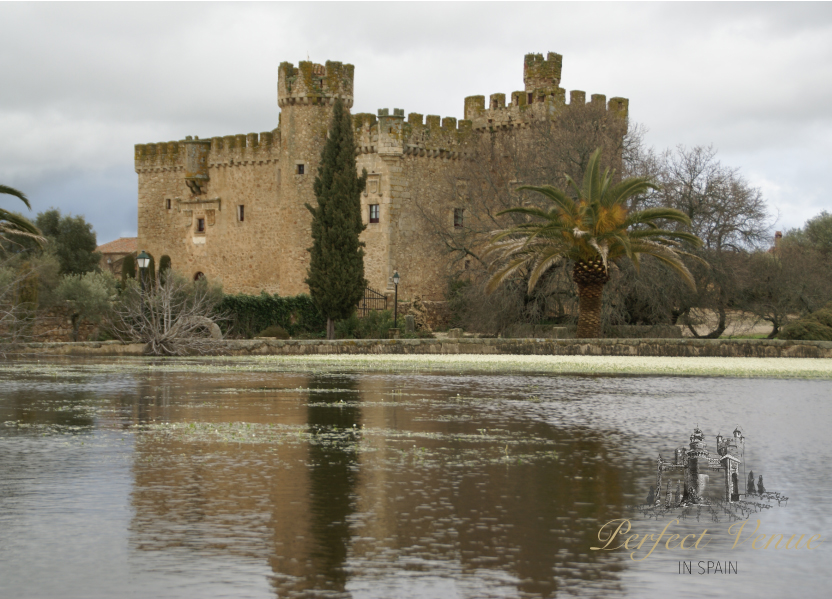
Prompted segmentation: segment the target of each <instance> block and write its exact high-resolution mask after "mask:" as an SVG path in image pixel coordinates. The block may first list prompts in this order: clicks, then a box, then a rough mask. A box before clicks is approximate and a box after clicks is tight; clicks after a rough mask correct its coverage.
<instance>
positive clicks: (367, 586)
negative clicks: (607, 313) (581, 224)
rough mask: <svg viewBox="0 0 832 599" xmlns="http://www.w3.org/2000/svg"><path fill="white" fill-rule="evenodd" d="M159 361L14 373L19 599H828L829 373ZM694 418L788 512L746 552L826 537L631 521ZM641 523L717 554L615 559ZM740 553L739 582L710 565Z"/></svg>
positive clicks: (5, 499) (6, 410)
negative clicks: (737, 374)
mask: <svg viewBox="0 0 832 599" xmlns="http://www.w3.org/2000/svg"><path fill="white" fill-rule="evenodd" d="M151 364H153V363H151V362H149V361H142V360H138V359H136V360H123V361H120V362H113V361H109V362H104V361H80V360H78V361H61V362H59V361H52V362H48V363H47V362H31V361H29V362H14V363H8V362H6V363H4V365H3V366H2V368H0V596H1V597H114V596H119V597H281V598H282V597H354V598H375V597H378V598H388V597H403V598H416V597H419V598H444V597H472V598H473V597H563V596H581V597H585V596H586V597H595V596H597V597H668V596H673V597H698V598H701V597H726V598H728V597H732V598H733V597H737V596H750V595H752V594H753V595H754V596H759V597H769V596H770V597H774V596H791V595H793V594H796V593H797V592H798V590H799V593H800V596H802V597H825V596H828V593H829V588H830V584H832V574H830V572H829V571H828V570H827V569H826V568H827V566H828V564H829V563H830V559H829V550H830V546H829V544H828V541H827V539H828V537H829V533H830V532H832V527H830V522H832V519H831V518H830V508H832V499H830V497H832V444H830V443H829V435H830V423H832V402H830V399H832V381H809V380H769V379H741V378H709V377H675V378H674V377H608V376H605V377H594V376H552V375H548V376H544V375H531V374H523V375H510V374H466V373H461V374H458V373H457V374H431V373H418V372H407V373H401V374H396V373H390V372H380V373H373V372H354V373H334V372H317V373H315V372H311V371H310V372H304V371H302V369H298V368H296V367H292V369H288V368H285V367H281V366H280V364H279V362H277V361H276V362H275V367H274V369H271V370H270V369H269V368H263V367H262V364H263V363H262V362H259V364H260V367H259V368H258V369H255V370H247V369H246V361H245V360H234V361H230V362H223V361H217V360H208V361H201V360H189V361H180V362H177V363H176V364H178V365H179V366H178V367H177V368H169V367H167V366H165V364H169V363H156V366H154V367H151ZM182 364H190V365H193V368H182V367H181V365H182ZM229 364H230V365H231V367H230V368H227V366H228V365H229ZM291 370H294V371H291ZM696 425H698V426H699V428H701V429H702V430H703V431H704V433H705V437H706V441H707V443H708V447H709V448H710V449H711V450H713V449H714V437H715V435H716V434H717V433H721V434H723V435H730V433H731V431H733V429H734V427H735V426H737V425H740V426H741V427H742V429H743V431H744V434H745V437H746V439H745V446H744V455H743V458H744V461H745V462H746V465H745V467H747V468H748V469H749V470H751V469H753V470H754V472H755V475H756V474H757V473H759V474H763V475H764V479H765V485H766V487H767V489H768V490H772V491H779V492H781V493H783V494H785V495H787V496H789V500H788V502H787V504H786V505H783V506H777V504H776V502H775V503H774V504H773V505H774V507H772V508H770V509H762V508H761V509H762V511H761V512H760V513H758V514H752V515H751V516H750V518H749V520H748V522H749V523H750V524H749V525H748V526H747V527H746V529H745V531H744V532H743V533H742V534H741V541H744V540H745V538H746V537H747V536H748V535H749V534H750V533H751V532H752V531H753V530H754V526H756V520H757V519H759V520H760V527H759V530H758V531H757V534H760V533H763V534H766V535H767V536H766V539H767V538H768V535H770V534H772V533H784V534H786V537H787V538H788V537H790V536H791V535H792V534H796V535H797V536H796V537H795V539H797V538H798V537H799V536H800V535H804V540H803V541H802V542H801V545H800V548H798V549H795V548H789V549H785V548H783V547H782V546H781V548H780V549H775V548H774V544H772V545H771V546H770V547H769V548H768V549H765V548H763V547H762V545H763V543H762V542H760V543H758V547H760V548H759V549H754V548H752V547H751V541H749V542H745V543H743V544H741V545H739V546H738V547H736V548H734V549H732V548H731V546H732V543H733V541H734V538H733V537H731V536H729V534H728V526H730V525H731V524H733V521H731V520H729V519H728V518H727V517H726V516H725V515H724V514H723V515H722V516H721V517H720V516H719V514H717V516H716V517H715V516H714V515H713V514H711V513H710V512H708V511H707V510H705V511H701V512H700V513H699V514H698V516H699V519H698V520H697V519H696V514H695V512H693V511H691V512H689V513H688V517H687V519H680V523H679V524H675V523H674V522H673V521H672V518H670V517H662V518H658V519H657V518H651V517H650V516H649V515H644V514H642V513H640V512H639V511H638V510H637V509H635V508H633V507H631V506H636V505H637V504H642V503H644V502H645V500H646V497H647V494H648V491H649V488H650V485H651V484H654V482H655V468H656V458H657V456H658V454H659V453H660V452H661V453H662V455H663V456H664V457H665V458H670V457H672V453H673V450H674V449H675V448H676V447H678V446H680V445H683V444H685V445H686V444H687V443H688V438H689V436H690V435H691V432H692V430H693V427H694V426H696ZM743 487H744V483H743ZM673 517H674V518H675V517H678V514H677V515H674V516H673ZM620 518H628V519H629V520H630V523H631V526H632V531H631V534H632V533H633V532H635V533H639V534H642V533H655V534H656V535H658V533H659V532H661V531H662V529H663V528H664V527H665V526H666V525H668V523H669V522H670V524H671V527H670V528H669V529H668V531H669V532H671V533H674V532H675V533H679V534H680V535H682V536H684V535H687V534H696V535H697V538H698V536H699V534H701V533H702V531H703V530H704V529H706V528H707V529H708V533H707V534H709V535H711V536H710V537H709V538H710V544H709V545H708V546H707V547H705V546H704V544H703V546H702V547H700V549H698V550H695V549H694V550H689V551H682V550H680V549H678V541H676V545H677V547H676V548H673V547H672V546H671V549H668V548H667V546H666V545H665V544H664V541H662V544H660V545H658V546H657V548H656V549H655V551H654V552H653V553H652V554H651V555H650V556H649V557H646V558H645V555H646V553H647V547H648V546H647V545H645V547H643V548H642V549H641V550H639V551H636V552H635V553H634V557H635V559H631V558H630V555H629V553H630V552H629V551H627V550H625V549H624V548H620V549H616V550H613V551H598V550H592V549H591V547H593V546H599V545H601V544H602V543H601V541H599V539H598V534H599V529H600V527H601V526H602V525H603V524H605V523H607V522H609V521H611V520H614V519H620ZM812 535H820V537H821V539H817V538H816V540H815V541H813V544H812V547H813V549H808V548H806V547H805V544H806V540H807V539H808V538H809V537H810V536H812ZM764 540H765V539H764ZM792 544H794V543H792ZM649 545H652V542H651V543H650V544H649ZM628 547H629V549H633V547H632V546H628ZM642 558H644V559H642ZM637 560H640V561H637ZM682 560H686V561H689V562H691V563H692V566H693V574H689V575H688V574H684V575H680V574H679V573H678V571H679V568H680V566H679V562H680V561H682ZM726 560H727V561H731V562H733V563H735V564H736V565H737V572H736V574H734V573H730V574H725V573H722V574H719V573H717V574H710V575H708V574H705V575H700V574H699V573H698V567H697V565H698V563H699V562H700V561H704V562H705V563H706V564H707V561H714V562H716V561H720V562H721V563H723V564H724V562H725V561H726Z"/></svg>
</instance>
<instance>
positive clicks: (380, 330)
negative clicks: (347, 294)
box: [335, 310, 404, 339]
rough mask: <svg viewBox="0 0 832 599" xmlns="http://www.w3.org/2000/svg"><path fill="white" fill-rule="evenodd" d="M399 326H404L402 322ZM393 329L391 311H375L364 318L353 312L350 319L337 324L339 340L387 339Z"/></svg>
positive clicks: (336, 334)
mask: <svg viewBox="0 0 832 599" xmlns="http://www.w3.org/2000/svg"><path fill="white" fill-rule="evenodd" d="M399 324H402V325H403V324H404V321H402V320H400V322H399ZM392 328H393V313H392V312H390V310H382V311H376V310H373V311H371V312H370V313H369V314H367V316H365V317H364V318H358V315H357V314H356V313H355V312H353V313H352V314H351V315H350V317H349V318H345V319H344V320H339V321H338V322H336V323H335V337H336V338H337V339H387V338H388V337H389V336H390V329H392Z"/></svg>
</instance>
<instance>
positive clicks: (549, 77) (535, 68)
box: [523, 52, 563, 92]
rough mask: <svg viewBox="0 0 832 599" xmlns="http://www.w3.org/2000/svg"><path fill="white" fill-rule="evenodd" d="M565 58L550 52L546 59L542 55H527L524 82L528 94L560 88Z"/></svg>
mask: <svg viewBox="0 0 832 599" xmlns="http://www.w3.org/2000/svg"><path fill="white" fill-rule="evenodd" d="M562 69H563V56H561V55H560V54H556V53H554V52H549V53H548V54H547V55H546V59H545V60H544V59H543V55H542V54H526V56H525V58H524V59H523V82H524V83H525V85H526V90H525V91H526V92H533V91H536V90H552V89H557V88H558V87H559V86H560V75H561V70H562Z"/></svg>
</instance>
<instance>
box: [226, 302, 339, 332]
mask: <svg viewBox="0 0 832 599" xmlns="http://www.w3.org/2000/svg"><path fill="white" fill-rule="evenodd" d="M217 311H218V312H220V313H223V314H227V315H228V316H229V318H230V320H229V323H228V324H226V325H225V327H224V330H223V333H224V334H225V333H228V332H229V331H230V332H231V333H232V334H233V335H236V336H239V337H246V338H251V337H253V336H255V335H257V334H258V333H259V332H260V331H263V330H265V329H267V328H268V327H270V326H272V325H277V326H280V327H282V328H283V329H285V330H286V331H287V332H288V333H289V334H290V335H291V336H292V337H298V336H300V335H306V334H312V333H318V332H320V331H325V330H326V319H325V318H324V317H323V316H322V315H321V313H320V312H319V311H318V308H316V307H315V304H313V303H312V298H311V297H309V296H308V295H305V294H302V295H296V296H293V297H280V296H278V295H269V294H268V293H266V292H265V291H264V292H262V293H261V294H260V295H245V294H242V293H241V294H238V295H226V296H225V297H223V299H222V301H221V302H220V304H219V305H218V306H217Z"/></svg>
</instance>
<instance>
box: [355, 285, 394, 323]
mask: <svg viewBox="0 0 832 599" xmlns="http://www.w3.org/2000/svg"><path fill="white" fill-rule="evenodd" d="M386 309H387V296H386V295H384V294H383V293H379V292H378V291H376V290H375V289H370V288H369V287H365V288H364V297H362V298H361V301H360V302H359V303H358V316H359V318H364V317H365V316H367V315H368V314H369V313H370V310H386Z"/></svg>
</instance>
